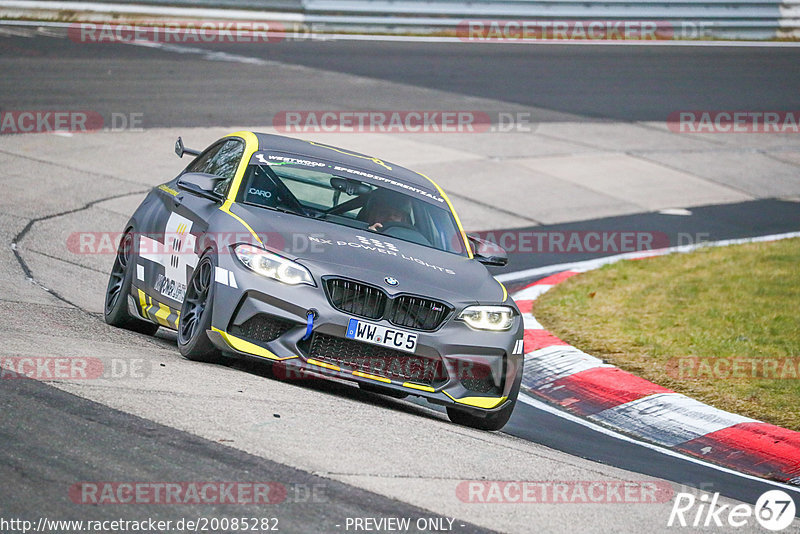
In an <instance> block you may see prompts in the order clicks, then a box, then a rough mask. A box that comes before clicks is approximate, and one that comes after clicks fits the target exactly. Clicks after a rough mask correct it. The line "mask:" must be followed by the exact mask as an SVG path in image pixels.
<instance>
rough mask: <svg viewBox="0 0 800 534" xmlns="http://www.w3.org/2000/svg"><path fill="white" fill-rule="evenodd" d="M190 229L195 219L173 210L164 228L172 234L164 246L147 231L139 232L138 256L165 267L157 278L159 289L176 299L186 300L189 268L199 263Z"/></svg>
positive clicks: (168, 234) (165, 231)
mask: <svg viewBox="0 0 800 534" xmlns="http://www.w3.org/2000/svg"><path fill="white" fill-rule="evenodd" d="M191 230H192V221H191V220H189V219H187V218H186V217H183V216H181V215H178V214H177V213H174V212H173V213H170V216H169V219H168V220H167V224H166V227H165V228H164V236H165V237H166V236H170V239H168V240H166V241H165V243H164V244H163V245H164V246H159V245H158V244H157V242H154V241H155V240H153V239H151V238H149V237H147V236H145V235H140V236H139V250H138V253H139V257H140V258H142V259H143V260H149V261H151V262H153V263H156V264H158V265H160V266H162V267H163V268H164V272H163V273H162V275H161V276H160V277H159V278H158V280H157V281H156V284H155V289H156V291H159V292H160V293H161V294H162V295H164V296H165V297H168V298H170V299H172V300H174V301H176V302H183V297H184V294H185V292H186V284H187V282H188V281H187V277H188V273H187V269H188V268H189V267H191V268H192V269H194V267H195V266H196V265H197V260H198V257H197V254H196V253H195V251H194V250H195V236H193V235H192V234H191ZM165 249H166V250H165Z"/></svg>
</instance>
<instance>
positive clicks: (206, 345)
mask: <svg viewBox="0 0 800 534" xmlns="http://www.w3.org/2000/svg"><path fill="white" fill-rule="evenodd" d="M215 268H216V266H215V261H214V253H213V252H211V251H209V252H206V253H205V254H203V256H202V257H201V258H200V261H198V262H197V267H195V269H194V272H193V273H192V278H191V279H190V280H189V284H188V286H187V287H186V294H185V295H184V299H183V305H182V306H181V315H180V318H179V319H178V350H180V352H181V355H182V356H183V357H184V358H186V359H187V360H192V361H196V362H206V363H219V362H220V361H222V359H223V356H222V353H221V352H220V351H219V349H217V347H215V346H214V344H213V343H212V342H211V340H210V339H209V338H208V330H211V316H212V306H213V303H214V286H215V284H214V270H215Z"/></svg>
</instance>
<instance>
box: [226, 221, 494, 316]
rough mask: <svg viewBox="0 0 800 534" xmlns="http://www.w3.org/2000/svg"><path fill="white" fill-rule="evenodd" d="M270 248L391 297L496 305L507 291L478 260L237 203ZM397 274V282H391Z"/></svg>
mask: <svg viewBox="0 0 800 534" xmlns="http://www.w3.org/2000/svg"><path fill="white" fill-rule="evenodd" d="M236 208H237V209H236V212H237V214H239V215H240V216H241V217H242V218H243V219H244V220H245V221H246V222H247V223H248V224H249V225H250V226H251V227H253V228H254V229H256V232H257V233H258V234H259V236H260V237H261V239H262V241H263V242H264V244H265V246H267V248H270V249H271V250H274V251H275V252H279V253H281V254H282V255H284V256H286V257H289V258H292V259H295V260H297V261H298V262H299V263H301V264H303V265H305V266H306V267H307V268H308V269H309V270H311V272H312V274H314V277H315V278H316V279H317V280H318V281H319V279H320V277H321V276H327V275H336V276H343V277H347V278H353V279H356V280H360V281H363V282H366V283H369V284H372V285H376V286H378V287H381V288H382V289H384V290H385V291H386V292H387V293H388V294H389V295H394V294H398V293H415V294H419V295H424V296H430V297H435V298H439V299H444V300H447V301H449V302H451V303H453V304H455V303H462V304H469V303H497V302H501V301H502V300H503V298H504V295H505V292H504V290H503V288H502V287H501V286H500V284H499V283H498V282H497V281H496V280H495V279H494V278H493V277H492V276H491V274H490V273H489V271H488V270H487V269H486V267H484V266H483V265H482V264H481V263H479V262H478V261H476V260H473V259H469V258H467V257H465V256H460V255H457V254H451V253H448V252H442V251H438V250H435V249H432V248H430V247H425V246H422V245H417V244H415V243H410V242H408V241H403V240H401V239H396V238H392V237H389V236H385V235H381V234H377V233H374V232H369V231H366V230H359V229H356V228H350V227H347V226H343V225H338V224H334V223H329V222H325V221H319V220H315V219H309V218H304V217H299V216H296V215H291V214H285V213H281V212H274V211H267V212H266V213H265V210H263V209H261V208H256V207H250V206H246V205H237V206H236ZM386 278H393V279H395V280H396V281H397V285H394V286H392V285H389V284H388V283H387V282H386Z"/></svg>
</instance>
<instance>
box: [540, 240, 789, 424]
mask: <svg viewBox="0 0 800 534" xmlns="http://www.w3.org/2000/svg"><path fill="white" fill-rule="evenodd" d="M533 313H534V315H535V316H536V318H537V319H538V320H539V322H541V323H542V325H543V326H544V327H545V328H547V329H548V330H550V331H551V332H552V333H554V334H555V335H557V336H558V337H560V338H561V339H563V340H565V341H567V342H569V343H570V344H572V345H574V346H576V347H578V348H580V349H582V350H584V351H586V352H588V353H589V354H592V355H594V356H596V357H598V358H603V359H604V360H606V361H607V362H609V363H612V364H614V365H616V366H618V367H620V368H622V369H625V370H627V371H630V372H631V373H634V374H636V375H638V376H641V377H643V378H646V379H648V380H650V381H652V382H655V383H657V384H660V385H663V386H666V387H668V388H671V389H673V390H675V391H677V392H679V393H684V394H686V395H688V396H691V397H694V398H696V399H698V400H701V401H703V402H706V403H708V404H711V405H713V406H716V407H718V408H721V409H723V410H727V411H730V412H734V413H739V414H741V415H746V416H749V417H753V418H755V419H760V420H762V421H767V422H769V423H773V424H776V425H780V426H784V427H786V428H791V429H793V430H800V376H798V373H800V369H798V363H800V239H786V240H782V241H776V242H771V243H753V244H746V245H736V246H730V247H719V248H706V249H701V250H698V251H696V252H692V253H689V254H672V255H669V256H662V257H657V258H651V259H644V260H636V261H622V262H618V263H615V264H613V265H608V266H605V267H603V268H602V269H598V270H596V271H591V272H588V273H585V274H581V275H579V276H575V277H573V278H570V279H568V280H567V281H566V282H564V283H562V284H560V285H558V286H556V287H555V288H553V289H551V290H550V291H549V292H547V293H545V294H544V295H543V296H542V297H541V298H540V299H539V300H537V301H536V302H535V305H534V309H533Z"/></svg>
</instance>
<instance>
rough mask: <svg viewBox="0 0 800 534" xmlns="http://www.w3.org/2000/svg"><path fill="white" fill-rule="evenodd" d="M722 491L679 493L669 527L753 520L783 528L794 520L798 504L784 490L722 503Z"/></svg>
mask: <svg viewBox="0 0 800 534" xmlns="http://www.w3.org/2000/svg"><path fill="white" fill-rule="evenodd" d="M718 500H719V493H714V494H713V495H711V496H710V497H709V495H708V494H707V493H706V494H703V495H701V496H700V497H699V498H697V497H695V496H694V495H692V494H691V493H677V494H676V495H675V503H674V504H673V505H672V512H670V514H669V520H668V521H667V526H668V527H672V526H681V527H733V528H740V527H744V526H753V521H752V519H753V518H755V520H756V521H757V522H758V524H759V525H761V526H762V527H764V528H765V529H767V530H772V531H776V532H777V531H779V530H783V529H785V528H786V527H788V526H789V525H791V524H792V521H794V515H795V511H796V508H795V504H794V500H793V499H792V497H791V496H790V495H789V494H788V493H786V492H785V491H781V490H770V491H767V492H765V493H763V494H762V495H761V496H760V497H759V498H758V500H757V501H756V504H755V506H753V505H751V504H737V505H735V506H731V505H730V504H719V503H718Z"/></svg>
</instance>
